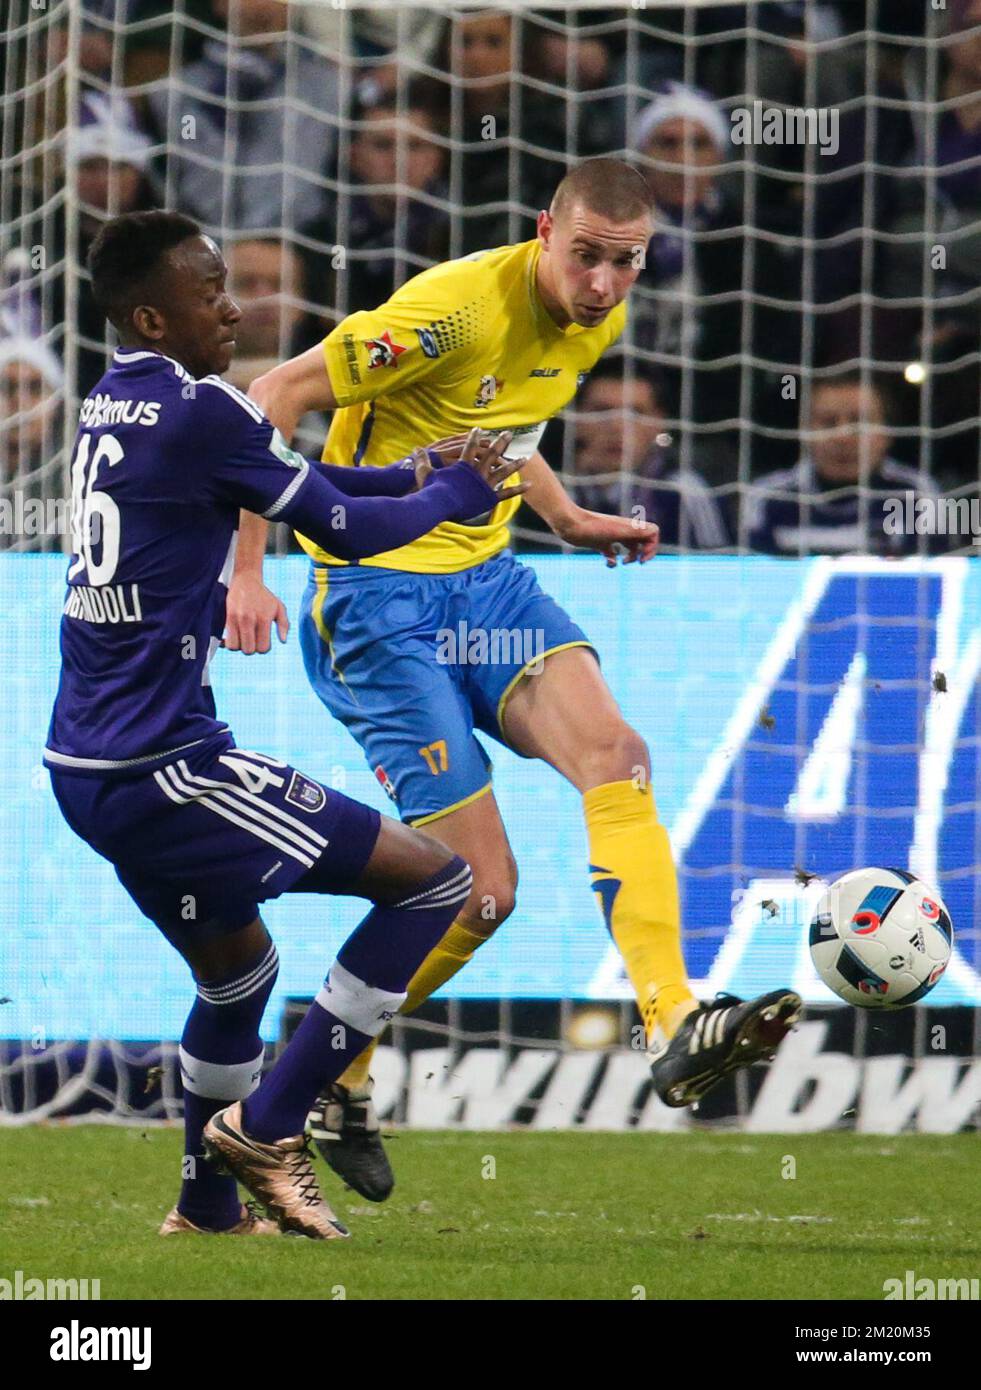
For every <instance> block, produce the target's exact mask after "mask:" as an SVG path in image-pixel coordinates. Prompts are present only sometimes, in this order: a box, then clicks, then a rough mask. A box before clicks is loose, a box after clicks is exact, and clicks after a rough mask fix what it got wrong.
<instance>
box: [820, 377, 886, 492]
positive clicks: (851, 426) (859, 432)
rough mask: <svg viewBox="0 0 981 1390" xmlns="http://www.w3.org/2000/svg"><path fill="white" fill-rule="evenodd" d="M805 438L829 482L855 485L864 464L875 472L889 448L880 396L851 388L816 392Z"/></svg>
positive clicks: (859, 387)
mask: <svg viewBox="0 0 981 1390" xmlns="http://www.w3.org/2000/svg"><path fill="white" fill-rule="evenodd" d="M804 438H805V442H806V444H807V447H808V449H809V450H810V453H811V457H812V458H813V460H814V464H815V467H816V468H817V471H818V473H819V474H820V476H821V477H822V478H824V479H825V481H826V482H829V483H843V484H847V483H856V482H858V480H859V478H860V477H861V474H862V469H863V464H864V467H865V468H866V469H867V470H868V471H869V472H870V473H872V472H875V470H876V469H877V468H878V467H879V464H880V463H881V462H882V460H883V458H884V457H885V454H886V450H887V449H888V447H889V432H888V430H887V429H886V428H885V424H884V421H883V418H882V405H881V403H880V401H879V395H878V392H876V391H873V390H872V389H870V388H868V387H862V386H851V385H844V386H830V385H829V386H825V387H823V388H821V389H819V390H817V391H815V392H814V395H813V397H812V400H811V416H810V428H809V429H808V430H807V432H806V433H805V436H804Z"/></svg>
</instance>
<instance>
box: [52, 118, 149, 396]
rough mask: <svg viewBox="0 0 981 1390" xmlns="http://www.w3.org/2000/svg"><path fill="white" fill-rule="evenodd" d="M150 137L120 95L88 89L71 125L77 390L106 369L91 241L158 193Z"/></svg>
mask: <svg viewBox="0 0 981 1390" xmlns="http://www.w3.org/2000/svg"><path fill="white" fill-rule="evenodd" d="M150 150H151V144H150V140H149V138H148V137H147V136H146V135H144V134H143V133H142V132H141V131H139V130H137V129H136V127H135V125H134V124H133V117H132V112H131V111H130V109H129V107H128V106H127V104H126V103H125V101H122V100H120V99H118V98H116V99H113V100H111V101H110V99H109V98H107V97H104V96H98V95H96V94H89V95H88V96H86V97H85V98H84V99H83V102H82V109H81V124H80V125H79V127H78V128H77V129H76V130H72V131H69V135H68V158H69V160H71V161H72V162H73V163H74V165H75V166H76V170H77V173H76V186H77V188H78V198H79V215H78V246H77V255H78V264H79V268H80V278H79V283H78V304H77V308H76V315H75V322H76V324H77V327H78V392H79V395H80V396H84V395H86V394H87V392H89V391H90V390H91V389H92V387H93V386H94V385H95V383H96V382H97V381H98V379H99V377H100V376H101V375H102V373H103V372H104V371H105V369H106V355H107V354H106V348H105V335H106V324H105V319H104V318H103V316H102V314H101V312H100V311H99V309H98V308H97V307H96V305H95V301H94V300H93V298H92V290H91V285H90V282H89V277H88V272H87V271H86V270H85V264H86V259H87V257H88V253H89V247H90V246H91V245H92V242H93V241H94V240H95V238H96V236H97V234H98V232H99V229H100V227H102V225H103V223H105V222H106V221H108V219H109V218H110V217H115V216H117V215H118V214H119V213H122V212H143V211H145V210H146V209H148V208H152V207H155V206H156V205H157V202H158V199H157V196H156V187H155V184H154V181H153V177H152V175H151V173H150V171H149V163H150Z"/></svg>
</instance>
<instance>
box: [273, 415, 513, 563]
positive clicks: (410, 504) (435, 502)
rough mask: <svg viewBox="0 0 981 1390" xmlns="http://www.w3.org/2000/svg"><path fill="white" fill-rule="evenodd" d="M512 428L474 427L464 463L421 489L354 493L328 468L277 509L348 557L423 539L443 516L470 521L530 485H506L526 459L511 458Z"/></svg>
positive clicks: (444, 470)
mask: <svg viewBox="0 0 981 1390" xmlns="http://www.w3.org/2000/svg"><path fill="white" fill-rule="evenodd" d="M510 441H511V435H510V433H508V432H505V433H504V434H500V435H498V436H497V437H496V438H495V439H493V440H487V439H485V438H483V437H481V436H480V434H479V432H478V431H477V430H474V431H472V434H471V437H470V439H469V440H468V443H467V448H466V449H465V450H464V453H463V457H462V458H461V460H460V462H459V463H454V464H451V465H450V466H449V467H446V468H441V469H440V470H439V471H438V472H436V473H434V474H433V475H432V476H431V477H429V478H427V480H426V485H425V486H424V487H423V488H422V489H421V490H420V491H418V492H414V493H411V494H409V495H408V496H405V497H401V498H392V497H352V496H350V495H349V494H347V493H342V492H340V491H339V490H338V489H337V488H336V487H334V486H333V484H332V483H331V482H330V481H329V480H328V478H327V477H326V476H325V474H324V471H323V470H320V469H318V470H316V471H311V475H310V477H309V478H308V479H307V481H306V483H305V484H304V486H303V487H302V488H301V489H300V490H299V491H298V492H297V494H296V496H295V498H294V499H293V500H291V501H290V502H289V503H288V505H287V506H285V507H283V508H282V510H281V511H279V512H278V513H277V515H278V516H280V517H282V518H283V519H284V520H287V521H289V522H290V523H291V524H292V525H294V526H296V527H297V528H298V529H299V530H301V531H302V532H303V533H304V535H307V536H309V537H310V538H311V540H314V541H316V543H317V544H318V545H321V546H323V547H324V549H325V550H328V551H330V553H331V554H332V555H336V556H338V558H339V559H342V560H363V559H367V558H368V557H369V556H371V555H378V554H380V553H381V552H383V551H385V550H395V549H397V548H398V547H399V546H401V545H408V544H409V542H410V541H414V540H418V539H419V537H420V536H424V535H425V534H426V533H427V531H431V530H432V528H433V527H434V526H438V525H439V524H440V523H441V522H443V521H466V520H467V519H468V518H470V517H473V516H479V515H480V514H482V513H483V512H486V511H487V510H488V508H490V507H495V506H496V505H497V504H498V502H501V501H503V500H505V499H506V498H508V497H514V496H517V495H518V494H519V493H521V492H523V491H524V488H523V486H522V485H521V484H520V483H519V484H517V485H511V486H508V487H505V486H504V484H505V483H506V481H507V479H508V478H510V477H511V476H512V475H513V474H515V473H516V472H517V470H518V469H519V468H520V467H521V465H522V463H523V460H521V459H508V458H505V457H504V451H505V449H506V448H507V446H508V444H509V443H510Z"/></svg>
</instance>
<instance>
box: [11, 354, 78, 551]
mask: <svg viewBox="0 0 981 1390" xmlns="http://www.w3.org/2000/svg"><path fill="white" fill-rule="evenodd" d="M63 384H64V383H63V376H62V371H61V364H60V363H59V362H58V359H57V357H56V356H55V355H54V353H53V352H51V350H50V349H49V348H48V347H46V346H45V344H44V343H42V342H40V341H39V340H35V339H30V338H7V339H3V340H0V549H2V550H41V549H49V550H50V549H55V550H56V549H60V547H61V539H62V538H61V534H60V532H59V530H58V523H57V519H56V518H57V512H56V510H55V509H54V508H53V507H52V506H50V505H46V504H51V503H53V502H54V501H55V500H56V499H58V498H60V497H61V496H62V494H63V491H64V479H63V478H62V468H61V458H62V453H61V449H62V437H61V430H62V387H63ZM65 510H66V509H65V508H64V507H62V508H61V511H62V513H64V512H65ZM63 520H64V516H62V521H63ZM62 529H64V528H63V526H62Z"/></svg>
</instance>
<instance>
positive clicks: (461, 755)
mask: <svg viewBox="0 0 981 1390" xmlns="http://www.w3.org/2000/svg"><path fill="white" fill-rule="evenodd" d="M300 646H301V648H302V650H303V660H304V664H305V665H306V669H307V675H308V677H309V679H310V683H311V685H312V686H313V688H314V690H315V691H316V692H317V695H318V696H319V697H320V699H321V700H322V701H323V703H324V704H325V705H326V706H327V708H328V709H329V710H330V712H331V714H332V715H333V716H334V717H335V719H339V720H340V721H341V723H342V724H343V725H344V726H345V727H346V728H347V729H348V730H349V731H350V732H351V733H352V734H353V735H354V737H355V738H356V739H357V741H358V743H359V744H360V745H361V747H362V748H363V749H364V753H365V756H366V758H367V759H368V762H369V764H370V766H371V767H372V769H373V770H374V773H375V776H376V777H377V778H378V780H379V782H380V783H381V784H382V786H383V787H384V788H385V790H386V791H387V792H388V794H389V795H390V796H391V797H392V799H393V801H395V803H396V804H397V806H398V808H399V813H400V815H401V817H402V819H403V820H405V821H408V822H409V823H410V824H412V825H425V824H426V823H427V822H428V821H432V820H436V819H438V818H439V817H440V816H444V815H446V814H447V813H448V812H449V811H455V810H456V809H457V808H458V807H460V806H464V805H466V804H467V802H470V801H475V800H476V799H477V797H478V796H481V795H482V794H483V793H484V792H486V791H487V790H489V788H490V784H491V778H490V767H491V764H490V759H489V758H488V756H487V754H486V752H485V751H484V749H483V747H482V746H481V744H480V742H479V741H478V740H477V738H476V737H475V736H474V731H475V730H476V729H479V730H481V731H482V732H483V733H486V734H489V735H490V736H491V738H495V739H497V740H498V741H499V742H501V743H504V744H507V740H506V738H505V737H504V733H503V716H504V710H505V706H506V704H507V700H508V697H509V696H510V694H511V691H512V690H513V689H514V687H515V686H516V685H517V684H518V681H519V680H520V679H521V678H522V676H524V675H526V674H530V673H533V672H535V671H536V670H540V669H541V666H542V664H543V658H544V657H545V656H547V655H548V654H550V653H551V652H555V651H560V650H562V649H563V648H565V647H590V646H591V644H590V642H589V641H588V639H587V638H586V635H585V634H584V632H583V631H582V629H581V628H580V627H578V626H577V624H576V623H574V622H573V621H572V619H571V618H570V617H569V615H568V614H567V613H566V612H565V611H564V610H563V609H562V608H560V607H559V605H558V604H557V603H556V602H555V600H554V599H553V598H550V597H549V595H548V594H546V593H544V592H543V590H542V589H541V587H540V586H539V583H538V579H537V577H536V575H535V572H534V570H532V569H529V567H528V566H527V565H523V564H521V563H520V562H519V561H517V560H516V559H515V558H514V556H513V555H512V554H511V553H510V552H509V551H504V552H502V553H501V554H500V555H495V556H494V557H493V559H491V560H487V561H485V562H484V563H483V564H480V565H474V566H473V567H472V568H471V569H466V570H461V571H460V572H459V573H457V574H409V573H408V572H407V571H405V570H383V569H373V568H371V567H369V566H358V565H352V566H350V567H346V568H345V567H338V566H333V567H327V566H323V565H316V564H315V565H313V566H312V567H311V574H310V580H309V582H308V584H307V588H306V592H305V594H304V596H303V605H302V609H301V615H300Z"/></svg>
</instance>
